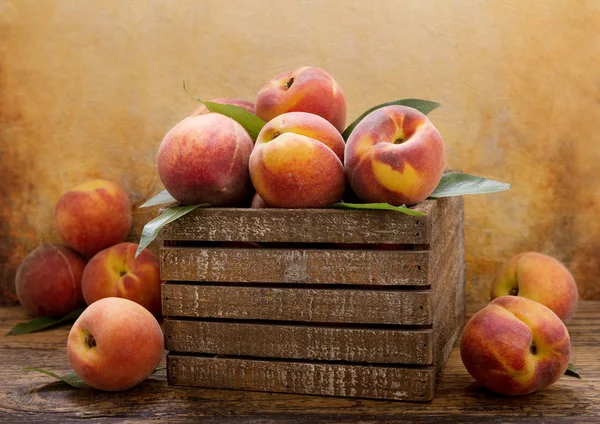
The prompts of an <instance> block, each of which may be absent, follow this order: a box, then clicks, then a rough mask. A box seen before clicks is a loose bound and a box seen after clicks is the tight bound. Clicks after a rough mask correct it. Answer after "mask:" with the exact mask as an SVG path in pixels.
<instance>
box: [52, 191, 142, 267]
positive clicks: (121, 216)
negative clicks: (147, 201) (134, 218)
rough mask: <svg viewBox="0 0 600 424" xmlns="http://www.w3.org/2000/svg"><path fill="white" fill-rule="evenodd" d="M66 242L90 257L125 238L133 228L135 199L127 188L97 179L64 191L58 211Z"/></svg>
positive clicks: (58, 227) (57, 222) (56, 210)
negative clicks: (130, 195)
mask: <svg viewBox="0 0 600 424" xmlns="http://www.w3.org/2000/svg"><path fill="white" fill-rule="evenodd" d="M54 215H55V220H56V227H57V229H58V233H59V234H60V236H61V238H62V239H63V240H64V242H65V244H67V245H68V246H69V247H71V248H73V249H75V250H76V251H78V252H79V253H81V254H82V255H83V256H85V257H86V258H89V257H92V256H93V255H94V254H96V253H97V252H99V251H100V250H102V249H104V248H106V247H108V246H112V245H113V244H116V243H120V242H122V241H124V240H125V238H126V237H127V233H129V230H130V228H131V202H130V200H129V197H128V195H127V193H126V192H125V190H123V189H122V188H121V187H120V186H119V185H118V184H116V183H114V182H112V181H107V180H93V181H88V182H85V183H83V184H80V185H78V186H76V187H74V188H72V189H71V190H69V191H67V192H66V193H64V194H63V195H62V196H61V197H60V198H59V199H58V202H57V204H56V208H55V211H54Z"/></svg>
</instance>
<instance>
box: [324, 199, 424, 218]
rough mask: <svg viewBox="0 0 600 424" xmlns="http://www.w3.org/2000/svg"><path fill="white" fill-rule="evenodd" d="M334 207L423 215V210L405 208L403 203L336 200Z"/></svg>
mask: <svg viewBox="0 0 600 424" xmlns="http://www.w3.org/2000/svg"><path fill="white" fill-rule="evenodd" d="M331 207H332V208H335V209H366V210H383V211H396V212H402V213H405V214H406V215H412V216H425V214H424V213H423V212H419V211H415V210H413V209H410V208H407V207H406V206H405V205H402V206H392V205H390V204H389V203H345V202H338V203H334V204H333V205H331Z"/></svg>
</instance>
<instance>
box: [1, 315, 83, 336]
mask: <svg viewBox="0 0 600 424" xmlns="http://www.w3.org/2000/svg"><path fill="white" fill-rule="evenodd" d="M83 311H84V308H81V309H77V310H75V311H73V312H70V313H68V314H67V315H65V316H63V317H37V318H34V319H32V320H31V321H27V322H22V323H20V324H17V325H15V326H14V327H13V328H12V330H10V331H9V332H8V333H6V334H5V335H6V336H20V335H21V334H27V333H33V332H34V331H41V330H47V329H49V328H51V327H56V326H58V325H62V324H69V323H71V322H74V321H75V320H76V319H77V318H79V315H81V313H82V312H83Z"/></svg>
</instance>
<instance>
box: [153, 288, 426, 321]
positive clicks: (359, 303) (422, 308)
mask: <svg viewBox="0 0 600 424" xmlns="http://www.w3.org/2000/svg"><path fill="white" fill-rule="evenodd" d="M162 290H163V314H164V315H165V316H169V317H188V318H225V319H251V320H277V321H300V322H321V323H354V324H395V325H431V324H433V312H432V307H431V291H430V290H401V291H387V290H385V291H384V290H352V289H323V288H317V289H312V288H287V287H283V288H280V287H276V288H272V287H240V286H215V285H200V284H198V285H191V284H173V283H165V284H163V286H162Z"/></svg>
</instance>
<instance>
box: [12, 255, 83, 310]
mask: <svg viewBox="0 0 600 424" xmlns="http://www.w3.org/2000/svg"><path fill="white" fill-rule="evenodd" d="M84 266H85V261H84V260H83V258H82V257H81V256H79V255H78V254H77V253H75V252H74V251H72V250H71V249H69V248H68V247H66V246H62V245H59V244H41V245H40V246H38V247H37V248H36V249H35V250H33V251H32V252H31V253H30V254H29V255H27V257H26V258H25V259H24V260H23V262H21V265H19V268H18V270H17V276H16V278H15V286H16V291H17V297H18V298H19V302H20V303H21V305H22V306H23V308H24V309H25V312H27V313H28V314H30V315H33V316H48V317H58V316H63V315H66V314H68V313H69V312H72V311H74V310H75V309H77V308H79V307H81V306H84V301H83V295H82V292H81V276H82V273H83V269H84Z"/></svg>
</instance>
